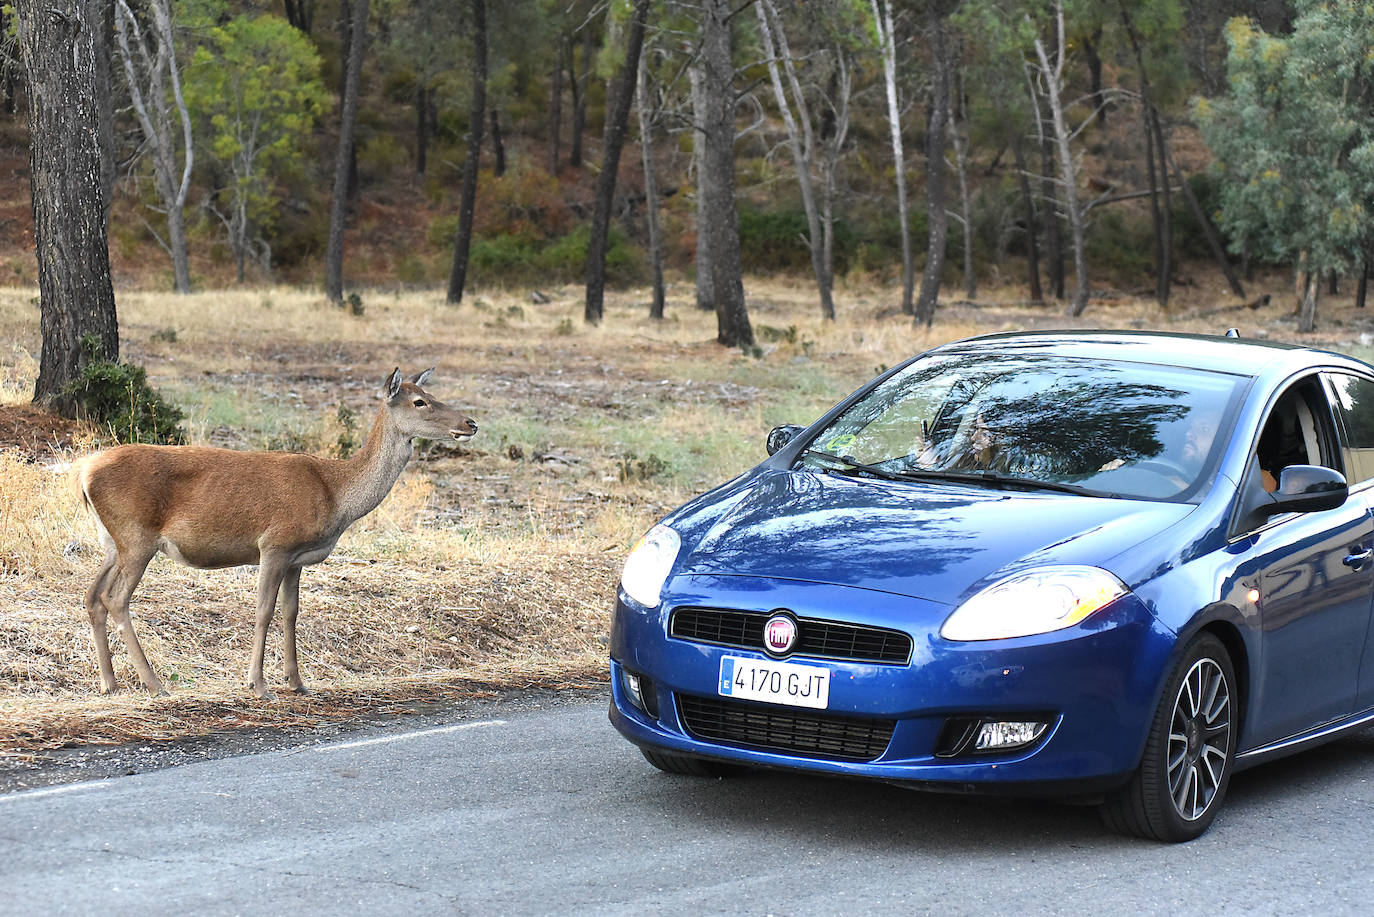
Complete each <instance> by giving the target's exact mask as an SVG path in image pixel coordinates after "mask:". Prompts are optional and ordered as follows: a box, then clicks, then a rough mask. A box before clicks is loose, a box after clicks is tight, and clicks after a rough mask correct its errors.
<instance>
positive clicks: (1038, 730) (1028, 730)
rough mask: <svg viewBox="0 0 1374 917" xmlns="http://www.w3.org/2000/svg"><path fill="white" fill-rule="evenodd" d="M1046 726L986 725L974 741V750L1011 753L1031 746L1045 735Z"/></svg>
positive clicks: (995, 723) (1027, 724)
mask: <svg viewBox="0 0 1374 917" xmlns="http://www.w3.org/2000/svg"><path fill="white" fill-rule="evenodd" d="M1045 729H1046V724H1045V723H1040V722H1033V721H1029V722H1000V721H999V722H992V723H984V724H983V725H982V727H981V728H980V729H979V730H978V738H976V739H974V740H973V750H974V751H975V752H979V751H1010V750H1011V749H1013V748H1020V747H1021V746H1023V745H1029V744H1031V743H1032V742H1034V741H1035V740H1036V739H1038V738H1040V737H1041V736H1042V735H1044V734H1045Z"/></svg>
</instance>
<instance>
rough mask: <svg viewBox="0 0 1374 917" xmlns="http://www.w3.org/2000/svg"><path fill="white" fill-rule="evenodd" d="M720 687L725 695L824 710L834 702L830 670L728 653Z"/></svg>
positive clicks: (723, 664) (724, 660) (721, 665)
mask: <svg viewBox="0 0 1374 917" xmlns="http://www.w3.org/2000/svg"><path fill="white" fill-rule="evenodd" d="M717 687H718V688H719V690H720V694H721V696H722V697H738V698H741V699H743V700H761V701H767V702H768V703H771V704H787V705H788V706H792V707H814V708H816V709H817V710H824V709H825V708H826V706H827V705H828V704H829V703H830V670H829V669H823V668H821V667H820V666H815V665H796V664H794V663H791V662H774V661H772V660H771V659H744V658H741V657H739V656H725V657H723V658H722V659H721V660H720V681H719V683H718V685H717Z"/></svg>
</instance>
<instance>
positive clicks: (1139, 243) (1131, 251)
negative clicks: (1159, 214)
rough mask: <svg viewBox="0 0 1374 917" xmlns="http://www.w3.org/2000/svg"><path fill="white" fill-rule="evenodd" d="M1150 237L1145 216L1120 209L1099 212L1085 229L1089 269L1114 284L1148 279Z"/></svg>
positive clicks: (1151, 263)
mask: <svg viewBox="0 0 1374 917" xmlns="http://www.w3.org/2000/svg"><path fill="white" fill-rule="evenodd" d="M1153 234H1154V230H1153V227H1152V226H1151V225H1150V218H1149V217H1148V216H1147V217H1144V218H1141V217H1138V216H1136V215H1134V214H1128V212H1127V211H1123V210H1110V209H1109V210H1105V211H1101V212H1099V213H1098V215H1096V216H1095V217H1094V218H1093V221H1092V223H1091V224H1090V225H1089V227H1088V243H1087V252H1086V255H1087V258H1088V268H1089V270H1090V271H1094V272H1097V273H1099V274H1106V275H1107V276H1109V277H1111V278H1112V279H1113V280H1115V281H1117V282H1122V281H1125V282H1127V283H1134V282H1136V281H1138V280H1139V279H1140V278H1141V277H1142V276H1145V277H1148V276H1149V275H1150V272H1151V271H1152V270H1153V268H1154V255H1153V252H1154V235H1153ZM1066 254H1068V253H1067V252H1066Z"/></svg>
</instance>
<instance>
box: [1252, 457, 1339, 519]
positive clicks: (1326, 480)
mask: <svg viewBox="0 0 1374 917" xmlns="http://www.w3.org/2000/svg"><path fill="white" fill-rule="evenodd" d="M1349 496H1350V488H1349V487H1348V486H1347V485H1346V483H1345V475H1343V474H1341V473H1340V472H1339V471H1334V470H1332V469H1330V468H1323V467H1322V466H1321V465H1289V466H1288V467H1287V468H1285V469H1283V471H1281V472H1279V486H1278V489H1277V490H1275V491H1274V493H1273V497H1274V502H1273V503H1271V504H1269V505H1268V506H1267V507H1265V511H1266V513H1267V515H1270V516H1273V515H1277V514H1278V513H1315V512H1319V511H1321V510H1324V509H1335V508H1336V507H1338V506H1340V505H1341V504H1342V503H1344V502H1345V500H1346V498H1347V497H1349Z"/></svg>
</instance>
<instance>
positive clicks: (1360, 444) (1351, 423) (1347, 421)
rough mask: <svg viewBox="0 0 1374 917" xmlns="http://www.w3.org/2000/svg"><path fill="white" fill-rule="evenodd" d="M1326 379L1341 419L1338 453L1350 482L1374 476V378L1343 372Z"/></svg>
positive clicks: (1328, 376) (1330, 374) (1354, 482)
mask: <svg viewBox="0 0 1374 917" xmlns="http://www.w3.org/2000/svg"><path fill="white" fill-rule="evenodd" d="M1327 381H1328V382H1330V384H1331V393H1332V395H1333V399H1332V400H1333V402H1334V404H1335V407H1336V414H1337V416H1338V417H1339V418H1340V421H1341V433H1342V438H1341V457H1342V458H1343V459H1345V476H1346V480H1347V481H1349V482H1350V484H1352V485H1354V484H1356V483H1358V482H1360V481H1368V480H1369V479H1370V478H1374V382H1371V381H1369V380H1368V379H1363V378H1361V377H1359V376H1351V375H1347V374H1346V373H1329V374H1328V375H1327Z"/></svg>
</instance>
